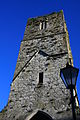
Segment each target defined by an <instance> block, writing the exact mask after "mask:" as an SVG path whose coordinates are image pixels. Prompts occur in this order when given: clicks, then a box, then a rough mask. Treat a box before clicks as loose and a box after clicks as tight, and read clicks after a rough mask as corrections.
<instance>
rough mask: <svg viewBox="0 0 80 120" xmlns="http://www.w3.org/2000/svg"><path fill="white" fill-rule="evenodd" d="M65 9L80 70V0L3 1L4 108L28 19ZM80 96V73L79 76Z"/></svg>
mask: <svg viewBox="0 0 80 120" xmlns="http://www.w3.org/2000/svg"><path fill="white" fill-rule="evenodd" d="M60 10H63V11H64V16H65V20H66V24H67V28H68V32H69V38H70V45H71V50H72V55H73V60H74V66H75V67H77V68H79V69H80V0H0V111H1V110H2V109H3V108H4V106H5V105H6V104H7V102H8V97H9V92H10V84H11V82H12V79H13V75H14V71H15V67H16V62H17V57H18V53H19V48H20V43H21V40H22V39H23V35H24V31H25V27H26V23H27V19H28V18H31V17H36V16H40V15H45V14H49V13H51V12H55V11H60ZM77 92H78V97H79V99H80V73H79V76H78V79H77Z"/></svg>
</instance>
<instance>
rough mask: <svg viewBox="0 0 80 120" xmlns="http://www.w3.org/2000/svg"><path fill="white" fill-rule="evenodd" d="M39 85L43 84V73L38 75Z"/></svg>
mask: <svg viewBox="0 0 80 120" xmlns="http://www.w3.org/2000/svg"><path fill="white" fill-rule="evenodd" d="M39 84H43V72H41V73H39Z"/></svg>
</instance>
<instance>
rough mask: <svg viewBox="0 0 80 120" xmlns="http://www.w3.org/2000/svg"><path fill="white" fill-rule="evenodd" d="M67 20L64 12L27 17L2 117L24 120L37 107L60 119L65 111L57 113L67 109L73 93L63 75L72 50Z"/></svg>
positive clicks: (11, 119)
mask: <svg viewBox="0 0 80 120" xmlns="http://www.w3.org/2000/svg"><path fill="white" fill-rule="evenodd" d="M45 20H47V27H46V28H45V29H42V30H40V22H43V21H45ZM64 22H65V20H64V17H63V12H62V11H60V12H59V13H53V14H50V15H46V16H43V17H38V18H31V19H29V20H28V22H27V26H26V30H25V33H24V38H23V41H22V42H21V47H20V51H19V56H18V60H17V65H16V70H15V73H14V78H13V82H12V85H11V92H10V96H9V100H8V105H7V106H6V107H5V109H4V110H3V111H2V113H0V117H1V116H2V118H0V120H22V119H25V118H26V117H27V116H28V115H30V114H31V113H32V112H33V111H35V110H36V109H39V110H43V111H45V112H47V113H48V114H49V115H51V116H52V117H53V118H54V119H59V118H61V117H62V116H63V114H58V113H60V112H63V111H66V110H67V109H68V104H69V100H70V94H69V91H68V90H66V88H65V86H64V83H63V82H62V80H61V78H60V69H61V68H63V67H65V65H66V63H67V62H68V61H69V51H70V49H68V47H69V48H70V46H69V42H67V37H68V35H67V31H66V30H65V29H64ZM70 54H71V51H70ZM71 59H72V58H71ZM40 72H43V75H44V77H43V84H42V85H39V84H38V82H39V73H40ZM70 115H71V113H70ZM64 116H66V114H64Z"/></svg>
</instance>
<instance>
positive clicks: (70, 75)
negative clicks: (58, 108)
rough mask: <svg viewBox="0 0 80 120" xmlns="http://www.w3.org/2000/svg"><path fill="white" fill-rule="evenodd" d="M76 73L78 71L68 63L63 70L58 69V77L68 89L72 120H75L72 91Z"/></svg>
mask: <svg viewBox="0 0 80 120" xmlns="http://www.w3.org/2000/svg"><path fill="white" fill-rule="evenodd" d="M78 72H79V69H77V68H75V67H73V66H71V65H69V64H68V63H67V64H66V67H65V68H62V69H60V77H61V79H62V80H63V82H64V84H65V86H66V88H67V89H70V93H71V102H72V114H73V120H76V114H75V99H74V96H73V89H75V86H76V81H77V76H78Z"/></svg>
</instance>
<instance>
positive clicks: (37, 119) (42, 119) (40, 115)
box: [29, 111, 53, 120]
mask: <svg viewBox="0 0 80 120" xmlns="http://www.w3.org/2000/svg"><path fill="white" fill-rule="evenodd" d="M29 120H53V119H52V117H51V116H50V115H48V114H47V113H45V112H43V111H38V112H37V113H36V114H35V115H34V116H33V117H32V118H30V119H29Z"/></svg>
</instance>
